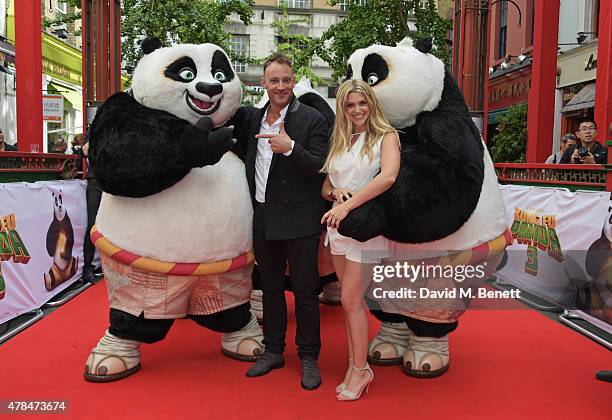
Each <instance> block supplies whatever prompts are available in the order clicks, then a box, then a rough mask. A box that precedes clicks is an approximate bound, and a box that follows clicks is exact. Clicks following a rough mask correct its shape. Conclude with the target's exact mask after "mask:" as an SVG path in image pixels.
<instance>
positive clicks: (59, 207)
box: [51, 190, 66, 220]
mask: <svg viewBox="0 0 612 420" xmlns="http://www.w3.org/2000/svg"><path fill="white" fill-rule="evenodd" d="M51 195H52V196H53V213H54V215H55V218H56V219H57V220H64V216H66V207H65V206H64V202H63V197H62V190H58V191H57V192H53V193H51Z"/></svg>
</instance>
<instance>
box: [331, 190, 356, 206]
mask: <svg viewBox="0 0 612 420" xmlns="http://www.w3.org/2000/svg"><path fill="white" fill-rule="evenodd" d="M353 194H355V193H354V192H353V191H351V190H349V189H347V188H335V189H333V190H332V193H331V198H333V200H334V201H337V202H338V203H340V204H342V203H344V202H345V201H346V200H348V199H349V198H351V197H352V196H353Z"/></svg>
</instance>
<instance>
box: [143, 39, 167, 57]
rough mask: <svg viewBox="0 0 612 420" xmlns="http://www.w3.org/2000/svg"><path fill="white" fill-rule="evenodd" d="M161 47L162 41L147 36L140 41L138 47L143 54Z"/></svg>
mask: <svg viewBox="0 0 612 420" xmlns="http://www.w3.org/2000/svg"><path fill="white" fill-rule="evenodd" d="M161 47H162V43H161V41H160V39H159V38H154V37H148V38H146V39H145V40H144V41H142V42H141V43H140V48H142V52H143V53H145V54H151V53H152V52H153V51H155V50H157V49H159V48H161Z"/></svg>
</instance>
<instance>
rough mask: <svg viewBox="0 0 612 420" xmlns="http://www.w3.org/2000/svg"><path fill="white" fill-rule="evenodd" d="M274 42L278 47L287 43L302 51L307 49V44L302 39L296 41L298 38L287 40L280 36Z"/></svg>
mask: <svg viewBox="0 0 612 420" xmlns="http://www.w3.org/2000/svg"><path fill="white" fill-rule="evenodd" d="M274 40H275V42H276V45H277V46H278V45H279V44H283V43H287V44H291V45H293V46H294V47H297V48H299V49H300V50H304V49H306V42H305V41H304V40H302V39H296V38H290V39H285V38H281V37H280V36H275V37H274Z"/></svg>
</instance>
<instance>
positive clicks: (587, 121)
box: [578, 118, 597, 130]
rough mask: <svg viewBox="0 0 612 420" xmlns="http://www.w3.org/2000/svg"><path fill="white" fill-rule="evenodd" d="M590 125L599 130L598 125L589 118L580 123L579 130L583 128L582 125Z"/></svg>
mask: <svg viewBox="0 0 612 420" xmlns="http://www.w3.org/2000/svg"><path fill="white" fill-rule="evenodd" d="M588 123H591V124H593V127H595V130H597V124H595V121H593V120H591V119H588V118H585V119H583V120H581V121H580V122H579V123H578V128H580V126H581V125H582V124H588Z"/></svg>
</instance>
